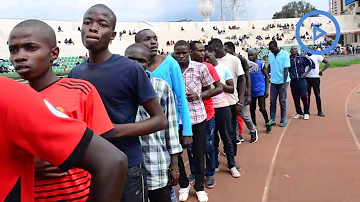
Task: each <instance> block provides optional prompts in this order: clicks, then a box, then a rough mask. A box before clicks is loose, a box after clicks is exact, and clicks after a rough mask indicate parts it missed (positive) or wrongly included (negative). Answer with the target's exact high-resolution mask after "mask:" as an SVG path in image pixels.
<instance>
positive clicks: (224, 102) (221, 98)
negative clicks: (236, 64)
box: [212, 63, 233, 108]
mask: <svg viewBox="0 0 360 202" xmlns="http://www.w3.org/2000/svg"><path fill="white" fill-rule="evenodd" d="M215 69H216V72H217V74H218V75H219V77H220V82H221V83H223V84H226V81H227V80H230V79H233V76H232V73H231V71H230V69H229V67H227V66H225V65H223V64H220V63H219V64H218V65H217V66H216V67H215ZM212 100H213V106H214V108H221V107H227V106H229V100H228V98H227V95H226V93H225V92H222V93H220V94H219V95H216V96H214V97H212Z"/></svg>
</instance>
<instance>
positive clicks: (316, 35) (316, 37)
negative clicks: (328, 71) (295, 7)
mask: <svg viewBox="0 0 360 202" xmlns="http://www.w3.org/2000/svg"><path fill="white" fill-rule="evenodd" d="M315 15H322V16H325V17H327V18H329V19H330V20H331V21H332V24H333V25H335V30H336V37H335V40H334V41H333V42H332V44H331V46H330V47H327V48H326V49H324V50H322V51H316V50H311V49H310V48H309V47H307V46H306V45H305V44H304V42H303V41H302V40H301V38H300V36H301V33H300V29H301V27H302V24H303V23H304V21H305V20H306V19H307V18H309V17H311V16H315ZM311 22H316V18H314V20H311ZM325 35H326V31H324V30H323V29H320V28H319V27H318V26H316V25H313V39H314V42H315V41H316V40H319V39H320V38H321V37H323V36H325ZM296 40H297V42H298V43H299V46H300V47H301V48H302V49H303V50H304V51H306V52H308V53H311V54H313V55H324V54H326V53H328V52H330V51H331V50H333V49H334V48H335V47H336V45H337V44H338V43H339V40H340V25H339V22H338V21H337V20H336V19H335V17H334V16H332V15H331V14H330V13H328V12H326V11H321V10H314V11H311V12H309V13H306V14H305V15H304V16H303V17H302V18H300V20H299V22H298V23H297V25H296Z"/></svg>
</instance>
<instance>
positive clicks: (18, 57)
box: [9, 5, 257, 201]
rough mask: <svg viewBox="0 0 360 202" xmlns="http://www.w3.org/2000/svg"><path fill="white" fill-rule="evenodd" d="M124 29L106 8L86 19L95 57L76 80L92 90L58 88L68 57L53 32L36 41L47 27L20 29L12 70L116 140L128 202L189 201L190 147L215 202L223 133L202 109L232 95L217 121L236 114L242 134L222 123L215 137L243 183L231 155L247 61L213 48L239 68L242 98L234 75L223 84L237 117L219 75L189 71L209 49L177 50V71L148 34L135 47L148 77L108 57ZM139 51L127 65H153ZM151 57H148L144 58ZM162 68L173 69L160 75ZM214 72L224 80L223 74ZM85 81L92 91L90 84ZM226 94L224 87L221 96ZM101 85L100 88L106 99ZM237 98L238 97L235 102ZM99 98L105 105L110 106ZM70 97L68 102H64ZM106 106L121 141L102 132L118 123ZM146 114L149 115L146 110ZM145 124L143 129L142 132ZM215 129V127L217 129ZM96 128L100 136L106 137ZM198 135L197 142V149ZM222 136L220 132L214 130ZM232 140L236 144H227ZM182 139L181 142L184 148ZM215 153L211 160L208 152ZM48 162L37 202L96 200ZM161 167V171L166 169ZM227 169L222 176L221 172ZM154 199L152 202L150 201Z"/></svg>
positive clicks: (72, 174)
mask: <svg viewBox="0 0 360 202" xmlns="http://www.w3.org/2000/svg"><path fill="white" fill-rule="evenodd" d="M115 23H116V16H115V14H114V13H113V12H112V11H111V10H110V9H109V8H108V7H106V6H104V5H95V6H93V7H91V8H90V9H89V10H88V11H87V12H86V13H85V15H84V20H83V26H82V28H83V29H82V32H81V35H82V39H83V43H84V45H85V47H86V48H87V49H88V50H89V56H90V57H89V60H88V61H86V62H84V63H82V64H80V65H79V66H77V67H76V68H74V69H73V70H72V71H71V73H70V75H69V77H73V78H80V79H83V80H79V79H58V78H57V77H56V76H55V74H54V73H53V72H52V69H51V66H52V65H51V64H52V62H53V61H54V60H56V58H57V56H58V54H59V49H58V48H57V47H56V37H55V34H53V33H52V32H53V30H52V29H51V28H50V29H51V31H49V30H48V32H46V33H47V34H46V35H35V34H32V35H31V34H29V33H31V32H32V31H34V30H31V28H32V27H33V29H35V31H39V30H42V29H44V27H45V28H46V25H44V24H43V23H42V22H39V21H25V22H24V23H23V25H24V24H25V25H26V26H23V29H20V31H19V28H18V27H16V28H18V29H15V28H14V30H13V31H12V34H11V35H10V37H9V42H11V43H9V50H10V53H11V55H13V56H14V57H13V58H12V59H11V61H12V63H13V64H14V66H15V67H16V70H17V72H18V73H19V74H20V75H21V76H22V77H23V78H25V79H26V80H28V81H29V83H30V86H31V87H32V88H34V89H35V90H37V91H40V92H41V93H42V94H43V96H45V97H47V99H49V100H50V101H51V102H53V103H56V104H55V105H56V106H57V109H59V110H61V111H62V112H63V113H65V114H68V115H70V116H71V117H74V118H77V119H80V120H83V121H85V122H86V123H87V124H88V125H89V126H90V127H93V128H94V130H99V131H100V132H99V133H100V134H101V133H103V137H107V138H109V139H110V142H111V143H113V144H114V145H115V146H116V147H118V148H119V149H120V150H121V151H123V152H124V153H125V154H126V155H127V156H128V165H129V166H128V173H127V176H126V182H125V188H124V190H125V191H124V192H123V194H122V201H145V200H146V199H147V198H148V195H149V199H150V201H158V200H160V199H159V193H161V194H164V193H166V195H167V196H170V194H171V192H170V190H171V189H170V188H168V186H167V185H168V183H169V182H170V183H169V184H170V185H176V184H177V181H178V180H179V181H180V186H181V189H180V196H179V198H180V200H182V199H185V198H186V199H187V197H188V192H189V188H190V186H189V180H188V178H187V175H186V173H185V169H184V162H183V161H182V158H181V153H180V152H181V147H180V143H181V144H182V146H183V147H187V146H189V145H191V143H192V141H193V144H192V147H191V148H192V149H190V152H189V154H190V157H192V158H190V159H193V166H192V167H194V169H193V170H194V172H195V180H196V182H195V189H196V191H197V196H198V199H199V201H207V200H208V199H207V194H206V192H204V186H203V184H204V172H205V170H204V162H203V156H204V153H205V147H206V146H208V145H209V144H210V143H211V142H212V141H211V139H210V140H209V141H206V139H207V138H208V137H207V136H206V134H207V133H206V129H209V128H210V130H209V131H210V132H208V134H210V138H211V134H212V133H211V131H212V130H211V127H212V128H214V124H211V122H209V123H208V122H205V121H206V120H207V119H208V115H207V114H206V110H205V107H204V104H203V101H202V99H203V98H205V99H206V98H211V97H212V96H215V95H217V96H221V95H222V97H219V98H218V99H219V100H221V101H218V102H219V103H220V105H217V104H219V103H216V102H214V103H213V102H211V104H215V103H216V104H215V105H216V106H220V107H216V106H215V109H216V110H215V113H217V114H220V115H219V116H217V117H221V116H223V117H224V118H225V117H229V116H227V115H226V113H228V110H226V109H230V113H231V114H232V116H231V117H232V119H231V121H230V122H231V123H232V127H231V128H230V127H229V126H228V125H227V126H224V125H226V124H221V120H220V121H218V122H219V123H218V125H216V124H215V127H216V128H218V130H219V132H220V135H221V138H222V139H223V142H224V147H225V150H226V154H227V158H228V166H229V168H230V171H231V173H232V175H233V176H234V177H237V176H239V175H240V174H239V173H238V171H237V169H239V167H238V166H237V165H236V163H235V161H234V160H233V156H232V155H231V153H232V152H231V146H233V148H232V149H233V153H234V156H235V155H236V141H234V139H236V134H235V135H234V133H235V132H234V131H236V114H237V113H238V112H241V111H242V109H243V105H244V98H245V96H244V91H245V79H244V71H243V69H242V66H241V63H240V60H239V59H238V58H236V57H231V56H230V54H226V52H225V51H224V49H223V45H222V42H221V41H220V40H213V41H212V42H211V43H210V44H209V45H210V46H208V47H207V55H208V57H207V61H208V62H210V63H213V64H214V65H216V64H224V65H223V66H224V67H225V66H226V64H227V65H229V66H228V67H229V68H232V69H231V73H232V74H233V78H232V80H233V83H234V87H233V88H231V79H230V77H229V73H224V72H226V70H224V71H220V72H221V73H220V75H223V76H222V77H221V79H222V80H223V82H221V83H222V85H220V87H221V88H223V89H225V90H224V91H225V92H227V93H228V94H227V99H228V100H227V101H228V102H229V107H227V103H226V101H224V100H225V99H223V98H224V94H222V93H221V91H220V92H219V88H217V90H215V89H216V88H215V89H213V90H212V89H211V87H210V86H211V85H212V84H214V83H216V82H218V81H219V80H220V78H216V76H212V75H211V76H210V72H209V69H208V67H209V65H207V66H204V65H202V64H201V63H196V62H194V61H189V60H188V59H189V58H188V57H186V56H189V54H190V52H194V54H191V55H192V57H193V58H194V60H198V61H199V62H201V57H198V58H197V55H196V54H197V53H196V52H198V53H199V52H200V56H201V54H202V52H203V51H202V50H200V51H199V50H198V49H199V48H200V49H201V48H202V47H201V46H200V47H199V44H201V43H194V44H192V46H191V47H190V45H189V44H187V43H186V42H184V41H179V43H178V44H177V45H176V46H175V58H176V59H177V62H176V61H175V60H173V59H172V58H171V57H166V58H164V57H163V56H158V55H157V54H156V52H157V37H156V35H155V36H153V37H151V36H149V33H150V34H152V33H151V32H150V30H145V31H148V34H147V35H146V34H145V33H146V32H145V31H144V32H142V33H141V32H139V33H138V35H137V36H136V38H135V40H136V41H137V42H142V43H143V44H144V45H145V46H146V45H147V48H149V49H150V54H149V55H150V57H149V60H150V65H149V64H148V65H145V66H143V67H144V68H146V69H147V72H148V74H146V73H145V72H144V71H143V69H142V67H141V66H140V65H139V64H138V63H137V62H133V61H132V60H129V59H127V58H125V57H121V56H118V55H114V54H111V53H110V52H109V51H108V45H109V43H110V41H111V40H112V39H113V38H114V37H115V32H114V29H115ZM47 26H48V25H47ZM47 29H48V28H47ZM16 31H18V33H17V32H16ZM34 33H36V32H34ZM29 35H30V36H31V37H32V38H31V37H29ZM40 36H41V37H40ZM11 40H13V41H11ZM54 41H55V42H54ZM153 41H156V42H153ZM129 48H130V49H129V50H128V51H127V55H126V56H128V57H130V58H131V57H133V59H135V60H138V59H139V58H136V56H139V55H140V56H141V54H143V55H142V56H144V55H145V56H144V57H143V59H144V58H146V57H147V54H148V53H147V52H146V49H143V48H139V47H129ZM176 48H177V49H176ZM212 48H213V49H212ZM131 49H135V50H137V51H133V52H135V53H133V54H132V55H131V54H130V53H131ZM190 49H191V50H190ZM141 50H142V51H143V52H144V53H141ZM140 53H141V54H140ZM214 56H215V57H217V60H215V57H214ZM29 58H30V59H29ZM211 58H212V59H211ZM228 58H229V59H228ZM235 58H236V59H235ZM31 60H33V61H34V62H33V63H34V64H32V61H31ZM29 61H30V62H29ZM138 61H139V60H138ZM144 61H145V62H144ZM174 61H175V62H174ZM139 62H140V63H141V62H142V63H144V64H146V60H142V61H141V60H140V61H139ZM179 64H180V68H179ZM161 66H163V67H162V68H160V67H161ZM216 66H219V65H216ZM210 67H211V66H210ZM224 67H223V68H221V65H220V67H219V68H218V69H226V68H224ZM151 68H153V69H151ZM156 70H158V71H156ZM180 70H182V71H183V73H182V74H179V72H180ZM176 72H177V73H176ZM213 72H214V75H216V73H217V71H213ZM226 74H227V75H228V76H227V77H226V76H225V75H226ZM150 75H152V76H156V75H158V77H160V78H161V77H162V78H163V80H165V81H166V84H164V82H156V81H154V80H158V79H152V77H151V76H150ZM194 75H197V76H194ZM234 75H235V77H234ZM213 77H215V79H216V80H214V79H213ZM182 78H184V81H185V82H184V81H182ZM211 78H212V79H211ZM85 80H87V81H89V82H90V83H89V82H85ZM215 81H216V82H215ZM224 81H225V82H224ZM184 83H185V84H186V88H187V89H186V88H185V85H182V84H184ZM218 84H219V83H217V85H216V86H219V85H218ZM92 85H94V86H95V87H96V89H97V90H98V92H99V94H97V91H96V89H95V88H94V87H93V86H92ZM170 89H171V90H170ZM185 89H186V91H185ZM171 91H173V92H174V94H175V98H173V96H172V93H171ZM233 91H234V93H232V94H231V92H233ZM159 92H162V93H159ZM185 92H186V93H185ZM219 93H220V94H219ZM236 93H239V95H238V96H234V94H236ZM98 95H100V97H101V99H100V98H99V96H98ZM65 97H66V98H68V99H63V100H62V99H61V98H65ZM175 99H176V100H175ZM187 100H188V101H189V105H188V103H187V102H188V101H187ZM215 100H216V99H215ZM101 101H102V102H103V104H104V106H105V109H106V112H107V114H108V115H109V117H110V120H111V122H112V123H114V126H115V131H116V133H115V134H111V133H109V132H108V131H111V129H112V127H109V128H101V127H102V126H104V125H106V124H103V123H102V122H100V121H98V119H99V117H100V118H101V119H104V120H106V119H108V117H107V116H106V115H104V114H102V113H103V112H104V110H103V109H104V106H103V105H102V102H101ZM74 102H77V103H74ZM174 103H177V104H178V106H179V108H180V112H177V110H176V109H177V108H178V107H177V106H176V107H174ZM139 105H141V106H142V107H140V109H139V110H138V106H139ZM221 106H225V107H221ZM189 108H190V112H192V114H191V116H190V115H189V113H188V111H189ZM211 108H213V107H211ZM223 108H226V109H225V110H224V109H223ZM174 109H175V110H174ZM191 109H192V110H191ZM174 113H175V116H177V115H178V114H180V117H181V118H179V119H175V118H174ZM221 114H223V115H221ZM224 114H225V115H224ZM165 115H167V116H165ZM136 116H137V117H138V119H137V120H138V121H140V122H135V119H136ZM190 117H191V119H190ZM215 117H216V115H215ZM211 119H212V118H209V119H208V120H207V121H210V120H211ZM216 119H218V118H216ZM174 120H178V122H179V120H181V125H180V126H179V127H180V129H181V130H180V134H181V135H179V134H177V126H178V123H176V124H174V123H173V122H174ZM111 122H110V123H111ZM170 122H172V124H170ZM230 122H227V123H230ZM194 123H195V124H194ZM206 123H208V124H206ZM191 124H192V125H191ZM109 125H110V124H109ZM111 125H112V124H111ZM207 126H208V127H207ZM234 126H235V127H234ZM96 127H99V128H98V129H96ZM191 127H192V128H191ZM163 129H165V131H163ZM191 129H192V130H191ZM107 130H108V131H107ZM191 131H192V132H194V135H193V140H192V138H191V136H192V132H191ZM214 131H216V130H215V129H214ZM221 131H223V132H221ZM229 131H231V132H229ZM226 133H230V134H228V135H225V134H226ZM108 134H109V135H108ZM149 134H151V135H149ZM195 134H196V135H195ZM215 134H216V133H215ZM222 134H223V135H222ZM139 136H140V140H139ZM141 136H142V137H141ZM179 136H180V138H176V137H179ZM195 136H196V137H195ZM216 136H217V135H216ZM256 136H257V132H256ZM228 137H230V141H229V139H228V140H226V138H228ZM252 139H253V137H252ZM179 140H180V141H179ZM256 140H257V137H256ZM140 141H141V144H140ZM216 142H218V141H214V144H216ZM206 143H209V144H208V145H207V144H206ZM156 145H157V146H156ZM226 145H227V146H226ZM160 147H163V149H162V150H161V149H160V150H159V148H160ZM226 147H227V148H226ZM208 148H209V149H211V148H210V147H208ZM215 148H216V147H215ZM154 150H155V151H154ZM234 150H235V151H234ZM191 151H192V152H191ZM209 152H211V151H210V150H208V153H209ZM153 154H156V155H157V157H155V158H154V157H153ZM176 154H179V155H176ZM216 156H217V155H215V158H216ZM176 157H178V159H177V158H176ZM40 159H41V158H40ZM40 159H38V160H37V164H36V167H35V169H36V174H37V176H38V177H37V178H36V180H35V190H36V191H35V200H38V201H42V200H45V201H52V200H53V201H58V200H65V201H66V200H75V201H85V200H86V199H87V198H88V197H89V196H90V197H91V194H92V192H89V190H90V175H89V173H87V172H85V171H83V170H80V169H78V170H76V169H71V170H70V171H68V172H66V173H64V172H61V171H59V170H58V169H57V167H54V166H52V165H51V164H49V163H47V162H43V161H41V160H40ZM44 160H46V158H44ZM154 160H157V162H154ZM162 160H163V161H162ZM177 160H178V162H177ZM160 161H161V163H159V162H160ZM144 162H145V165H144ZM212 162H214V161H212V160H211V159H210V160H209V162H207V165H209V166H208V167H209V169H210V168H211V166H212V165H213V163H212ZM191 164H192V163H191ZM215 165H218V161H215ZM217 167H218V166H215V168H217ZM236 167H238V168H236ZM168 171H169V173H168ZM145 173H146V174H145ZM209 173H210V174H208V176H207V185H209V186H208V187H212V186H214V185H215V183H214V181H213V180H211V172H209ZM179 175H180V176H179ZM93 177H94V176H93ZM146 177H149V180H146ZM168 178H169V180H168ZM179 178H180V179H179ZM93 179H94V178H93ZM95 179H96V178H95ZM211 181H213V182H211ZM149 182H150V183H149ZM149 185H150V186H149ZM147 186H149V187H147ZM118 190H121V189H118ZM148 190H149V194H148V193H147V192H148ZM94 193H95V192H94ZM120 197H121V193H120ZM152 198H154V199H152ZM168 199H169V197H165V199H164V201H167V200H168ZM186 199H185V200H186ZM183 201H184V200H183Z"/></svg>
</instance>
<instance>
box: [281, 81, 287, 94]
mask: <svg viewBox="0 0 360 202" xmlns="http://www.w3.org/2000/svg"><path fill="white" fill-rule="evenodd" d="M285 87H286V83H284V84H283V85H282V86H281V92H284V90H285Z"/></svg>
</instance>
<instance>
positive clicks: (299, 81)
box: [289, 46, 315, 120]
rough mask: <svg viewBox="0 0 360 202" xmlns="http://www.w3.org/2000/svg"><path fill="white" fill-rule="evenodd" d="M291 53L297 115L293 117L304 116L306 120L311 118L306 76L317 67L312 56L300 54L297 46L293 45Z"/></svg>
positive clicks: (292, 92)
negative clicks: (302, 106) (301, 103)
mask: <svg viewBox="0 0 360 202" xmlns="http://www.w3.org/2000/svg"><path fill="white" fill-rule="evenodd" d="M290 53H291V55H290V69H289V74H290V78H291V82H290V88H291V94H292V96H293V99H294V104H295V108H296V115H295V116H294V117H293V118H294V119H299V118H302V117H304V119H305V120H309V118H310V115H309V101H308V94H307V82H306V76H307V75H308V74H309V72H310V71H311V70H312V69H314V68H315V64H314V62H313V61H312V60H311V59H310V58H308V57H306V56H304V55H298V49H297V47H296V46H292V47H291V49H290ZM307 67H309V68H307ZM306 69H307V70H306ZM300 99H301V100H302V102H303V105H304V111H303V110H302V109H301V106H300Z"/></svg>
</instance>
